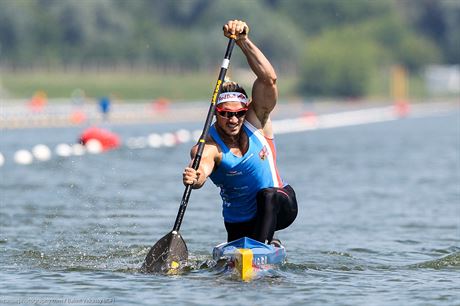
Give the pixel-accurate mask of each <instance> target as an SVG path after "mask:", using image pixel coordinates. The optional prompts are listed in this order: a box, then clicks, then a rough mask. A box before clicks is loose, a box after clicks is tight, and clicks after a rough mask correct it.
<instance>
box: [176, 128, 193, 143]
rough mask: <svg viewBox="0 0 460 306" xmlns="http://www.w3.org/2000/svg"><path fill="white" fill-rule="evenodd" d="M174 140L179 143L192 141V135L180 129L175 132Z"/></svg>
mask: <svg viewBox="0 0 460 306" xmlns="http://www.w3.org/2000/svg"><path fill="white" fill-rule="evenodd" d="M176 138H177V141H179V142H180V143H184V142H189V141H190V140H191V139H192V134H191V133H190V131H188V130H185V129H180V130H178V131H177V132H176Z"/></svg>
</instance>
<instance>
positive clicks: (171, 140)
mask: <svg viewBox="0 0 460 306" xmlns="http://www.w3.org/2000/svg"><path fill="white" fill-rule="evenodd" d="M163 144H164V145H165V146H166V147H172V146H174V145H175V144H176V136H175V135H174V134H173V133H164V134H163Z"/></svg>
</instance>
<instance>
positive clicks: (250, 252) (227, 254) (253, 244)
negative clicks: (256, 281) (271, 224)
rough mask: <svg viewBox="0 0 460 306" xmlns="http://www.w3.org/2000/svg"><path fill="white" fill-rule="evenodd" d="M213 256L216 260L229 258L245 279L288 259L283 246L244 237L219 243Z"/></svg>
mask: <svg viewBox="0 0 460 306" xmlns="http://www.w3.org/2000/svg"><path fill="white" fill-rule="evenodd" d="M212 256H213V259H214V260H216V261H218V260H222V259H225V260H227V262H228V263H229V267H230V268H236V270H237V271H238V272H239V274H240V276H241V278H242V279H243V280H249V279H252V278H255V277H257V275H258V274H260V272H262V271H265V270H268V269H273V267H274V266H277V265H281V264H283V263H284V262H285V260H286V250H285V248H284V247H283V246H281V247H274V246H272V245H267V244H264V243H262V242H259V241H256V240H254V239H251V238H248V237H244V238H240V239H237V240H235V241H231V242H225V243H221V244H219V245H217V246H216V247H214V249H213V252H212ZM248 269H249V270H248Z"/></svg>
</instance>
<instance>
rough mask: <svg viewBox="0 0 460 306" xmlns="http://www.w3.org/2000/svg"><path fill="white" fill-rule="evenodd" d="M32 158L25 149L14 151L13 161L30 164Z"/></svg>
mask: <svg viewBox="0 0 460 306" xmlns="http://www.w3.org/2000/svg"><path fill="white" fill-rule="evenodd" d="M33 160H34V157H33V156H32V153H30V152H29V151H27V150H18V151H16V152H15V153H14V161H15V162H16V163H17V164H20V165H30V164H31V163H32V162H33Z"/></svg>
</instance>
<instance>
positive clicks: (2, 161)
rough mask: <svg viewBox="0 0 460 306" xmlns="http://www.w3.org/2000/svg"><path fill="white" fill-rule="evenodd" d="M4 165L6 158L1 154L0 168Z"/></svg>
mask: <svg viewBox="0 0 460 306" xmlns="http://www.w3.org/2000/svg"><path fill="white" fill-rule="evenodd" d="M3 164H5V157H4V156H3V154H2V153H0V167H1V166H3Z"/></svg>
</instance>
